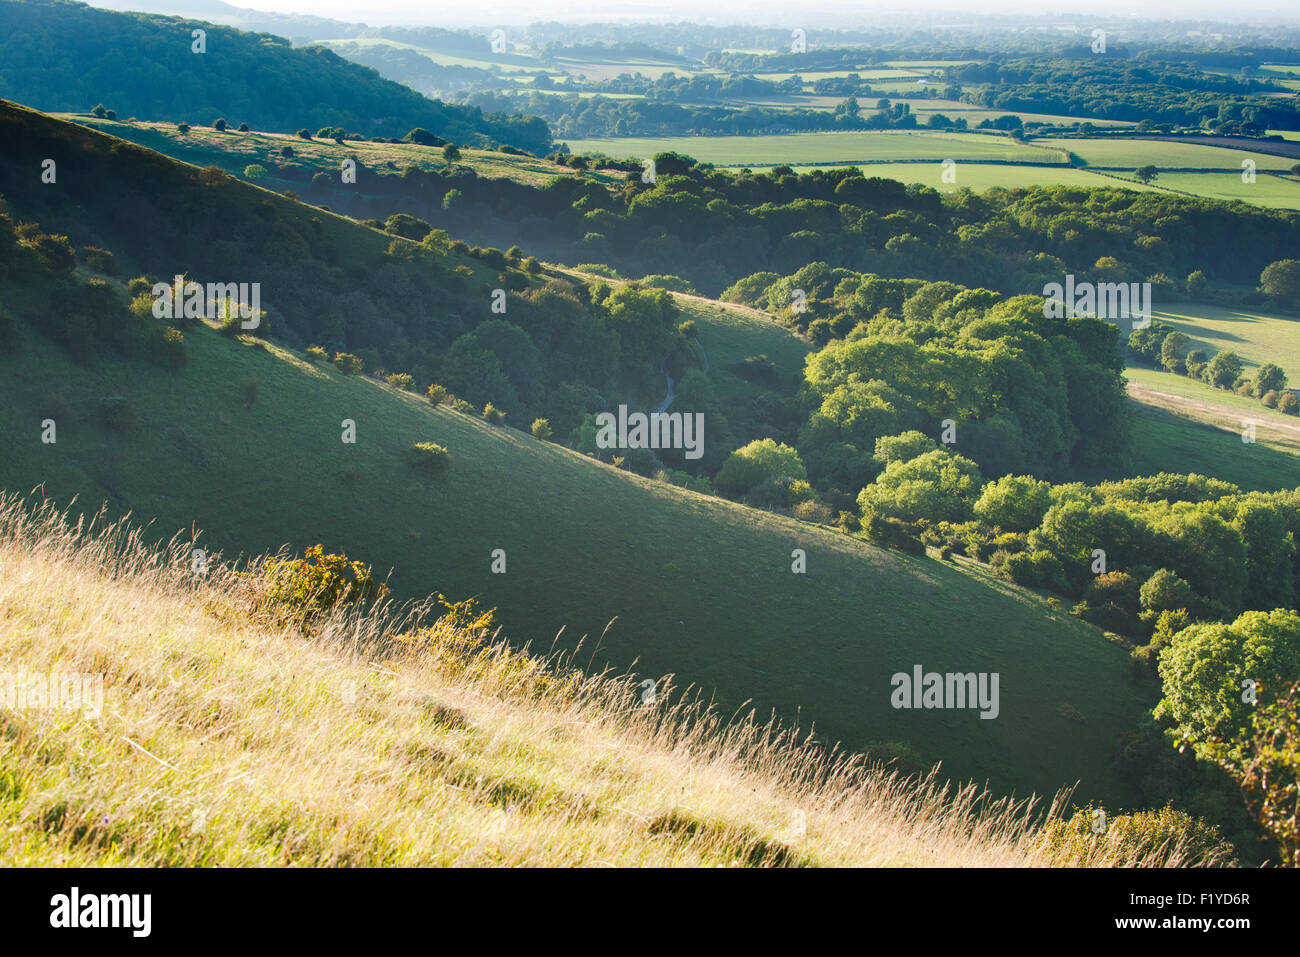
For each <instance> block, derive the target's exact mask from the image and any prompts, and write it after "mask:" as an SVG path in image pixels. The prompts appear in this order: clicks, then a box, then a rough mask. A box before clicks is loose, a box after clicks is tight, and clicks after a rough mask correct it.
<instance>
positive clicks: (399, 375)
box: [384, 372, 415, 392]
mask: <svg viewBox="0 0 1300 957" xmlns="http://www.w3.org/2000/svg"><path fill="white" fill-rule="evenodd" d="M384 381H385V382H387V383H388V384H389V385H391V386H396V387H397V388H399V389H401V390H402V391H403V392H414V391H415V379H414V378H412V376H411V375H410V373H408V372H394V373H393V374H392V375H387V376H384Z"/></svg>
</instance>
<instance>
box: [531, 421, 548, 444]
mask: <svg viewBox="0 0 1300 957" xmlns="http://www.w3.org/2000/svg"><path fill="white" fill-rule="evenodd" d="M530 431H531V432H532V433H533V438H535V439H542V440H543V441H545V440H546V439H549V438H550V437H551V435H552V434H553V433H552V432H551V422H550V420H549V419H533V424H532V428H531V429H530Z"/></svg>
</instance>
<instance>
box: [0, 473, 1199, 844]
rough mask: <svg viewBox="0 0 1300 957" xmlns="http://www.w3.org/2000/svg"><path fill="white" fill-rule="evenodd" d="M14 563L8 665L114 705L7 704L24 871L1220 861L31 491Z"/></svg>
mask: <svg viewBox="0 0 1300 957" xmlns="http://www.w3.org/2000/svg"><path fill="white" fill-rule="evenodd" d="M0 564H3V566H4V569H5V574H4V576H3V577H0V604H3V607H4V608H5V609H6V614H5V616H4V619H3V622H0V665H2V666H3V668H4V669H5V670H6V671H7V672H9V673H12V672H15V671H17V672H19V673H21V674H24V675H28V676H30V675H47V674H60V675H67V674H69V673H71V674H77V673H81V674H88V675H95V676H99V678H100V679H101V680H102V693H103V696H102V702H101V703H99V704H94V705H92V707H91V708H89V709H87V710H86V711H83V712H82V713H81V714H78V713H76V712H68V711H65V710H62V709H58V708H44V707H25V708H18V709H14V710H10V709H3V710H0V732H2V733H0V764H2V766H3V768H4V771H3V772H0V785H3V787H0V825H2V826H0V863H3V864H4V865H5V866H51V865H80V866H101V865H108V866H124V865H125V866H274V865H305V866H377V865H408V866H409V865H461V866H467V865H480V866H490V865H499V866H511V865H533V866H575V865H576V866H628V865H650V866H708V865H719V866H737V865H745V866H834V865H855V866H864V865H869V866H903V867H907V866H933V865H943V866H983V867H993V866H999V867H1006V866H1034V865H1050V864H1077V863H1085V862H1086V863H1089V864H1101V865H1118V866H1124V865H1162V864H1163V865H1178V864H1185V863H1193V862H1199V863H1212V862H1213V860H1212V859H1206V858H1204V857H1200V856H1199V855H1195V856H1194V855H1193V853H1191V852H1192V850H1193V849H1192V848H1191V847H1189V845H1188V843H1187V842H1186V841H1185V839H1184V840H1176V841H1174V842H1173V844H1172V845H1171V846H1166V847H1158V848H1152V847H1150V846H1149V845H1148V846H1147V847H1145V848H1143V849H1141V850H1134V849H1133V848H1132V846H1131V845H1130V846H1127V847H1126V846H1125V845H1124V843H1123V838H1122V837H1121V836H1120V835H1122V833H1123V830H1124V828H1123V823H1124V819H1123V818H1115V819H1114V822H1115V823H1113V824H1112V826H1111V830H1110V832H1109V834H1110V835H1112V839H1109V840H1106V841H1103V842H1100V843H1099V842H1097V841H1096V840H1079V841H1077V842H1074V843H1073V844H1067V845H1065V849H1062V848H1061V845H1060V844H1057V843H1055V842H1050V843H1049V842H1048V841H1044V839H1043V834H1042V832H1041V831H1040V830H1039V829H1038V827H1037V826H1036V825H1034V824H1031V823H1029V822H1028V815H1027V813H1026V810H1027V809H1026V808H1025V807H1024V806H1015V805H1010V804H1008V803H1006V802H992V801H989V800H985V799H983V798H982V796H981V795H980V793H979V791H978V789H974V788H972V789H968V790H966V791H964V792H962V793H960V794H955V795H954V794H952V793H948V794H941V793H939V792H938V791H937V790H936V789H935V788H933V787H928V786H918V785H917V784H916V782H915V781H906V780H902V779H900V777H899V776H898V775H896V774H893V773H892V772H891V773H886V772H885V771H882V770H878V769H866V768H864V767H863V766H862V764H861V763H860V762H857V761H845V760H843V759H839V760H835V759H831V760H828V759H826V758H825V757H824V756H819V755H818V754H816V753H815V752H811V751H807V750H802V749H800V748H799V747H797V746H796V744H795V743H793V742H791V741H790V740H789V739H786V738H779V737H778V738H773V736H772V735H771V734H770V733H769V729H764V728H761V727H756V726H754V725H752V724H735V725H731V726H729V727H724V726H722V725H720V723H719V722H718V721H717V720H716V718H714V719H707V718H706V719H701V717H700V715H699V713H698V711H695V710H692V709H689V708H681V707H670V706H665V705H663V704H661V703H659V702H655V703H653V704H648V705H643V704H639V703H638V699H637V697H636V695H635V689H634V688H633V687H631V686H630V683H629V682H628V681H626V680H610V679H595V680H591V679H586V680H584V679H582V678H581V677H580V676H575V677H574V678H572V679H570V680H567V681H557V680H556V678H554V677H552V675H553V674H554V670H553V669H542V668H539V667H538V663H537V662H534V661H528V660H526V659H522V658H520V657H519V656H518V655H515V654H513V653H511V652H509V651H508V650H507V649H505V648H504V647H502V646H499V645H498V646H491V639H490V638H488V639H487V641H486V642H484V641H483V639H476V638H475V637H474V636H472V635H470V634H467V633H466V632H465V631H464V630H463V629H458V628H456V627H452V626H450V625H449V624H448V623H446V622H445V621H444V622H442V623H440V624H439V626H438V627H437V628H436V629H435V631H434V633H433V636H432V640H429V641H427V642H426V643H425V644H424V645H423V646H422V647H420V648H412V647H411V646H409V645H402V644H399V643H397V642H394V641H392V640H390V639H389V638H388V636H390V635H391V634H392V631H393V630H395V629H392V628H391V626H390V623H386V622H385V620H384V618H382V617H381V616H379V615H372V616H370V617H367V618H356V617H352V618H346V619H341V618H337V617H336V618H333V619H330V620H328V621H326V622H324V623H323V624H321V625H319V626H318V630H317V633H316V634H315V636H314V637H312V638H307V637H305V636H304V635H303V634H302V632H301V631H299V630H298V629H297V628H296V627H292V626H286V625H283V624H277V623H276V622H275V620H274V619H272V618H271V617H270V616H269V615H268V614H267V613H266V611H265V606H264V605H263V604H262V603H261V602H260V601H259V598H260V593H259V591H258V589H257V587H256V586H255V585H254V583H252V582H250V581H249V580H246V579H245V580H240V579H235V578H232V577H231V576H230V575H229V574H228V573H227V572H226V570H225V569H223V568H220V567H217V566H214V567H212V568H211V569H210V570H209V573H208V575H207V576H206V577H203V578H196V576H194V575H193V574H192V573H191V571H190V566H189V563H188V561H187V556H186V552H185V549H184V548H183V547H182V548H178V549H175V550H172V551H171V552H170V553H167V552H162V553H159V552H153V551H150V550H147V549H142V548H140V547H139V546H138V544H136V543H134V542H133V541H132V540H131V539H130V537H129V533H128V530H126V529H120V528H112V527H110V528H102V527H101V528H98V529H96V531H95V533H90V534H81V535H76V534H70V533H69V532H68V531H67V530H66V528H65V527H64V526H63V524H62V523H61V522H60V520H59V516H58V515H57V514H56V513H51V512H49V511H46V512H44V513H39V514H37V515H36V516H34V517H33V516H31V515H29V514H28V513H25V512H23V511H22V510H21V509H20V508H19V507H17V506H15V504H14V502H13V500H12V498H5V499H3V500H0ZM390 622H391V619H390ZM34 634H39V635H40V641H39V642H37V641H33V640H32V636H33V635H34ZM358 639H362V641H358ZM362 649H365V650H362ZM480 649H484V650H483V651H482V652H481V653H480V651H479V650H480ZM93 697H94V692H93V689H92V691H91V694H90V698H91V699H93ZM1040 810H1041V806H1040ZM1076 830H1077V828H1076ZM1079 851H1083V852H1084V853H1085V854H1087V855H1089V856H1088V857H1087V858H1086V859H1085V858H1082V857H1078V856H1075V854H1077V853H1078V852H1079ZM1072 852H1073V853H1072ZM1219 860H1222V858H1219Z"/></svg>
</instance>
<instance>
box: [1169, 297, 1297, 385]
mask: <svg viewBox="0 0 1300 957" xmlns="http://www.w3.org/2000/svg"><path fill="white" fill-rule="evenodd" d="M1152 316H1153V317H1154V318H1156V319H1159V320H1160V321H1161V322H1167V323H1169V324H1170V325H1171V326H1173V327H1174V328H1176V329H1177V330H1178V331H1179V332H1182V333H1185V334H1186V335H1187V336H1188V337H1189V338H1190V339H1191V340H1192V342H1191V343H1190V344H1189V345H1188V349H1203V350H1205V354H1206V355H1208V356H1213V355H1214V354H1215V353H1216V352H1235V353H1237V355H1239V356H1241V359H1242V362H1243V364H1244V365H1245V366H1246V367H1247V369H1248V372H1247V374H1248V375H1254V369H1255V367H1257V366H1259V365H1260V364H1261V363H1264V362H1273V363H1276V364H1277V365H1280V366H1281V367H1282V368H1283V370H1285V371H1286V373H1287V374H1288V375H1289V376H1290V377H1291V378H1292V379H1293V380H1295V381H1294V382H1293V383H1292V384H1293V385H1300V318H1297V317H1295V316H1285V315H1280V314H1273V313H1268V312H1261V311H1259V310H1257V309H1238V308H1229V307H1225V306H1214V305H1210V304H1209V303H1203V302H1189V303H1180V304H1178V305H1177V306H1176V307H1174V308H1171V309H1161V310H1156V311H1154V312H1153V313H1152Z"/></svg>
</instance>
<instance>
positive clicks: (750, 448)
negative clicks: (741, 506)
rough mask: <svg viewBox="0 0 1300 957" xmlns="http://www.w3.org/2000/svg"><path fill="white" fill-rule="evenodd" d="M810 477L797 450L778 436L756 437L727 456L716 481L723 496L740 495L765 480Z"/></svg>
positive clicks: (796, 479) (789, 479)
mask: <svg viewBox="0 0 1300 957" xmlns="http://www.w3.org/2000/svg"><path fill="white" fill-rule="evenodd" d="M807 478H808V471H807V469H805V468H804V464H803V461H802V460H801V459H800V458H799V453H798V452H796V451H795V450H794V449H792V448H790V446H788V445H785V444H784V443H779V442H777V441H776V440H775V439H756V440H755V441H753V442H750V443H749V444H748V445H744V446H741V447H740V448H738V449H736V450H735V451H734V452H732V453H731V454H730V455H729V456H727V460H726V461H725V462H723V463H722V468H721V469H720V470H719V471H718V474H717V476H716V477H715V478H714V481H713V484H714V485H715V486H716V487H717V489H718V491H720V492H722V494H723V495H729V496H732V497H740V496H743V495H745V494H746V493H748V492H750V491H752V490H753V489H754V488H755V487H756V486H758V485H759V484H760V483H762V482H765V481H769V480H777V481H780V480H782V479H785V480H788V481H791V482H793V481H799V480H804V481H806V480H807Z"/></svg>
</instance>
